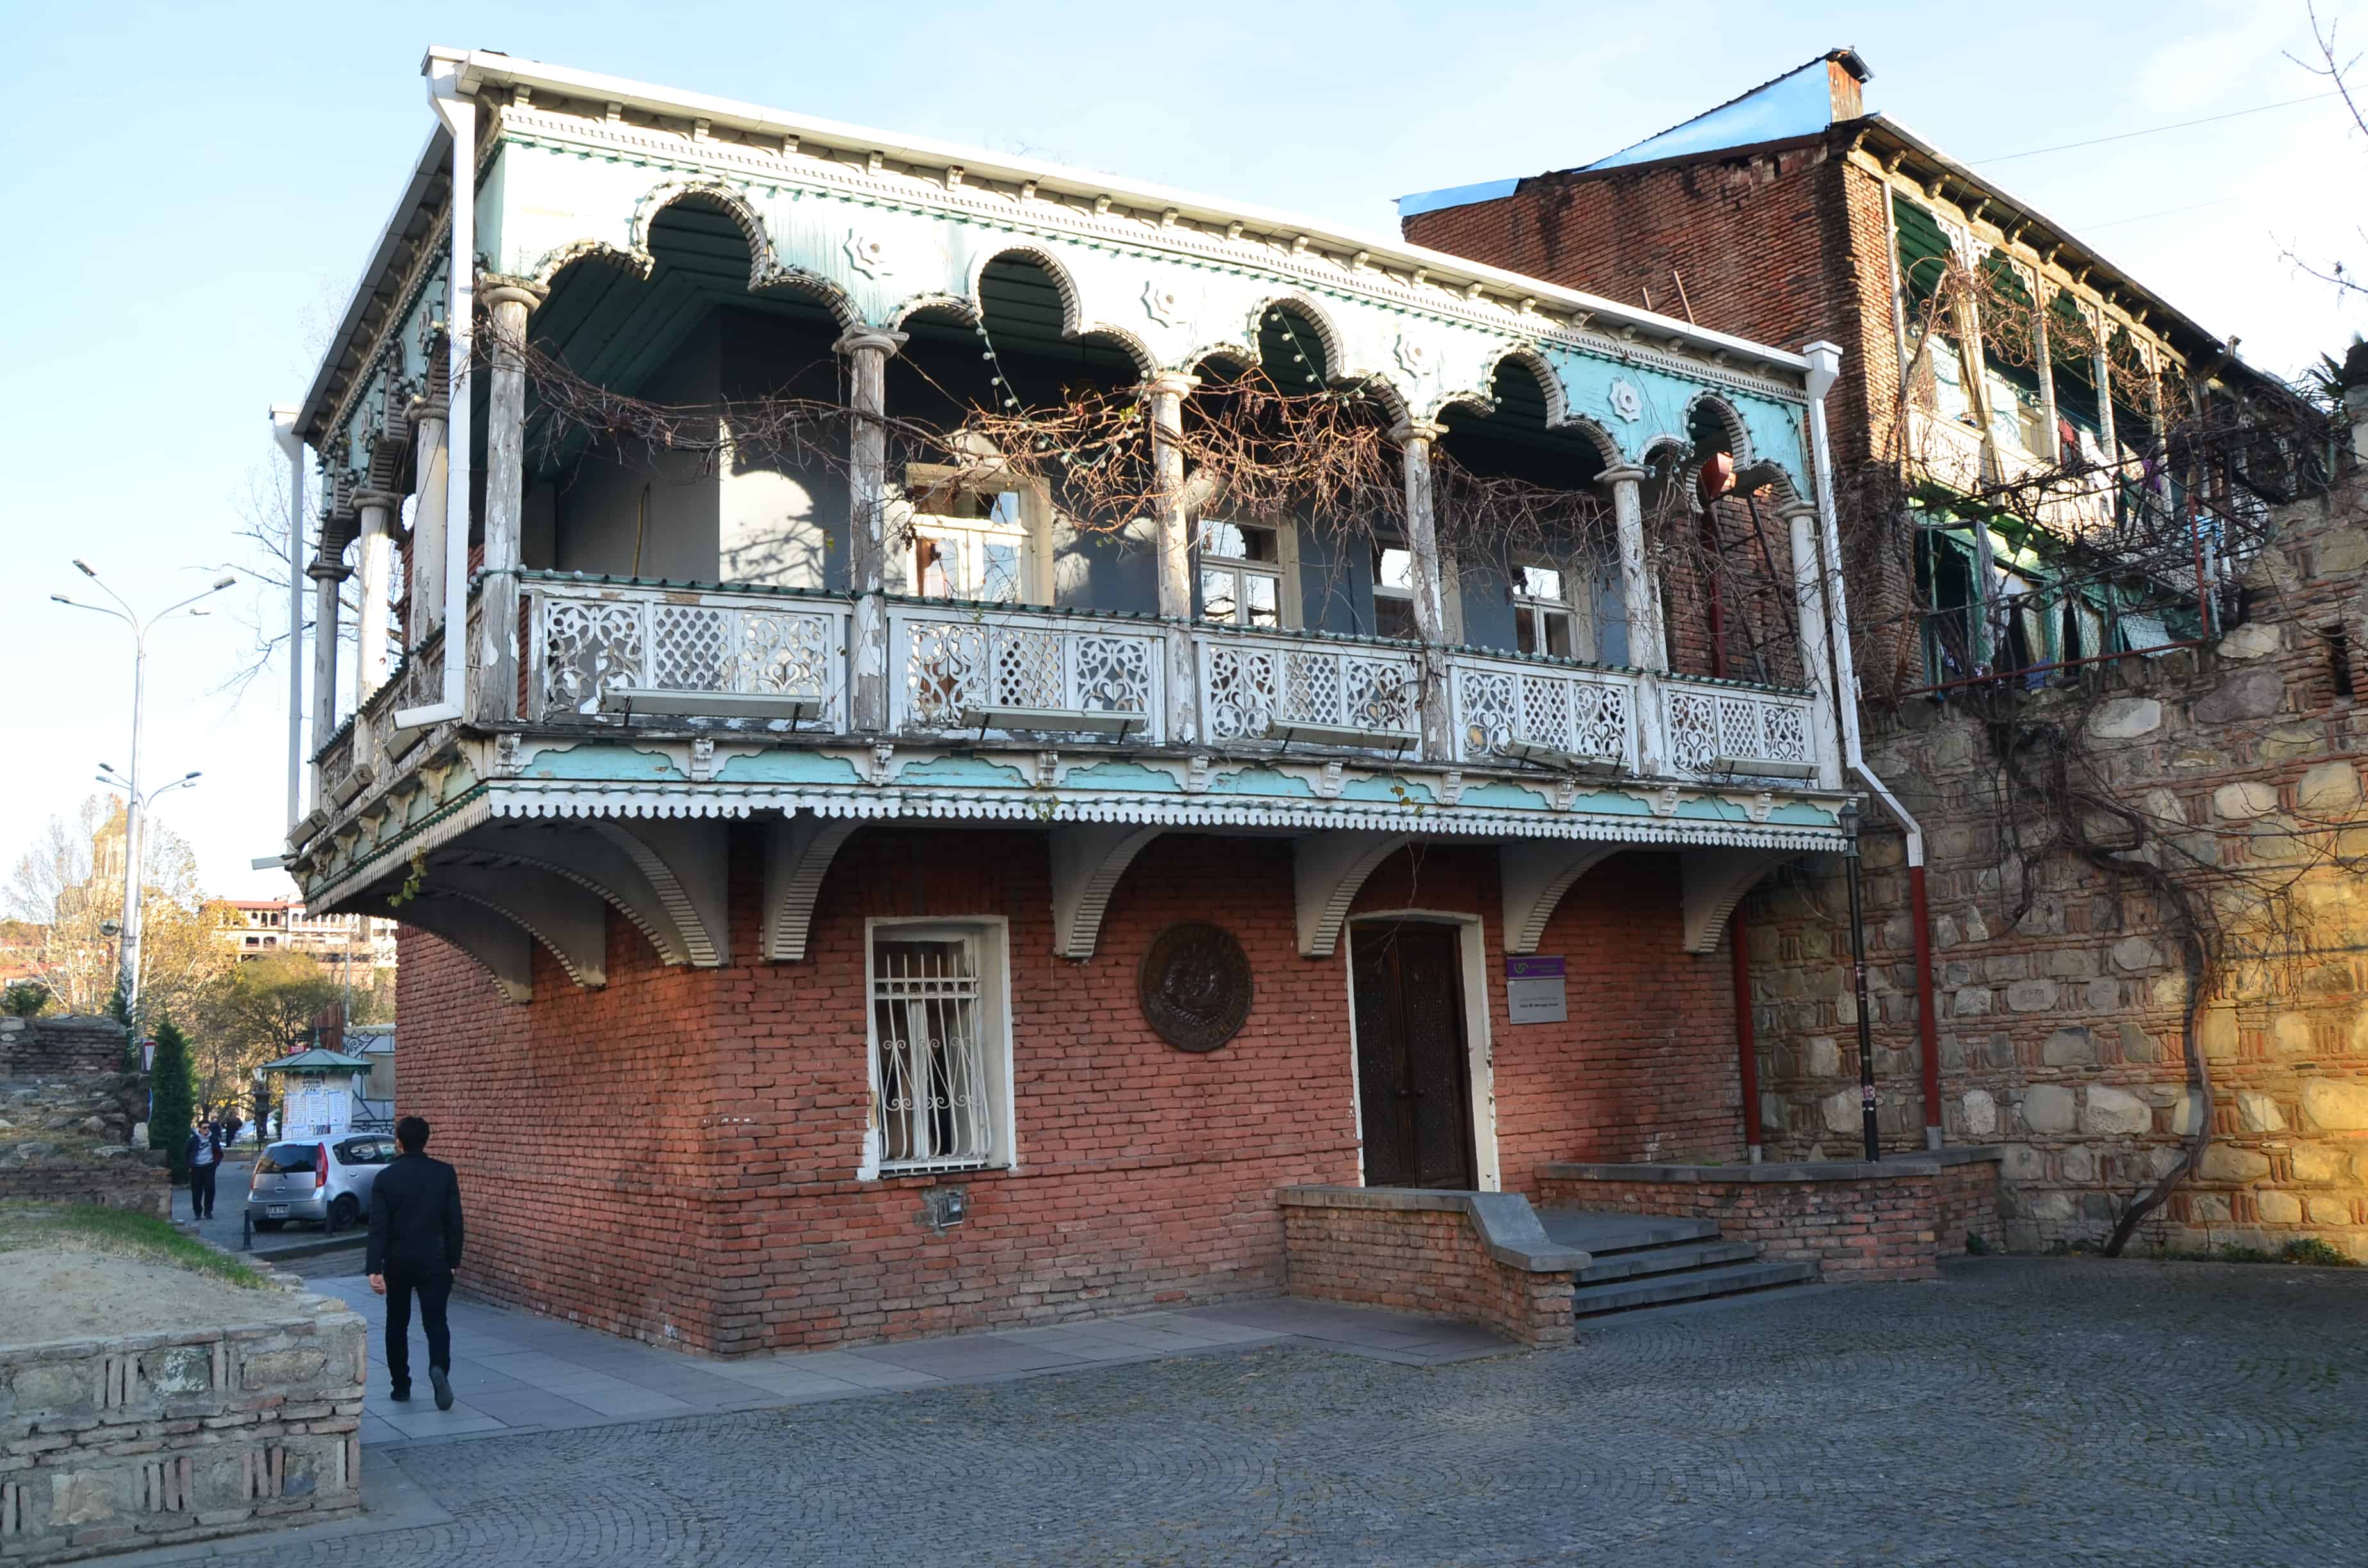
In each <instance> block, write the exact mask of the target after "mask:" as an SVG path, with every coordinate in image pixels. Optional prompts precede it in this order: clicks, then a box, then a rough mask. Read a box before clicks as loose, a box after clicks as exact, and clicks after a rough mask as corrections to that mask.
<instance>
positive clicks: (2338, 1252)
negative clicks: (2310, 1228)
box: [2278, 1236, 2359, 1268]
mask: <svg viewBox="0 0 2368 1568" xmlns="http://www.w3.org/2000/svg"><path fill="white" fill-rule="evenodd" d="M2278 1256H2279V1258H2280V1259H2281V1260H2283V1262H2286V1263H2307V1264H2313V1265H2316V1266H2317V1267H2321V1268H2354V1267H2358V1266H2359V1260H2358V1259H2357V1258H2355V1257H2353V1256H2351V1254H2350V1253H2348V1252H2345V1251H2343V1250H2342V1249H2341V1248H2340V1247H2338V1246H2337V1245H2336V1244H2334V1243H2332V1242H2330V1241H2328V1240H2327V1239H2325V1238H2324V1237H2321V1236H2297V1237H2296V1238H2294V1240H2293V1241H2290V1242H2288V1243H2287V1244H2285V1245H2284V1246H2283V1247H2281V1248H2280V1249H2279V1250H2278Z"/></svg>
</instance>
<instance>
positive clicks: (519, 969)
mask: <svg viewBox="0 0 2368 1568" xmlns="http://www.w3.org/2000/svg"><path fill="white" fill-rule="evenodd" d="M394 917H395V918H396V919H397V920H400V921H402V922H403V923H404V925H406V926H418V927H419V928H420V929H421V930H422V931H425V932H427V934H428V935H429V936H431V937H436V938H437V939H438V940H439V941H441V942H443V943H444V944H446V945H447V946H448V947H450V948H451V949H453V950H454V951H456V952H458V953H460V954H461V955H462V956H463V957H465V958H467V959H468V960H470V961H472V963H474V964H475V965H476V966H477V967H478V968H479V969H482V970H484V971H485V972H486V973H487V974H489V975H491V976H492V977H493V981H494V984H495V986H497V987H499V988H500V991H501V994H502V1000H504V1001H506V1002H510V1003H515V1004H517V1005H518V1006H525V1005H526V1004H527V1003H529V1002H531V1001H533V1000H534V960H533V948H534V941H533V938H531V937H529V936H528V935H527V934H526V929H525V927H523V926H519V925H518V923H517V922H516V921H514V920H512V919H510V918H509V917H508V916H507V915H500V914H497V913H495V911H493V910H491V909H488V908H486V907H485V906H484V905H483V904H481V903H470V902H469V901H467V900H466V899H461V898H456V897H446V896H442V895H439V894H438V893H437V892H435V891H434V890H433V889H432V888H430V889H427V890H424V891H422V892H419V893H417V894H416V895H415V896H414V897H412V898H410V899H408V900H406V901H405V902H404V903H403V904H402V905H401V906H400V907H398V908H397V909H396V910H395V911H394Z"/></svg>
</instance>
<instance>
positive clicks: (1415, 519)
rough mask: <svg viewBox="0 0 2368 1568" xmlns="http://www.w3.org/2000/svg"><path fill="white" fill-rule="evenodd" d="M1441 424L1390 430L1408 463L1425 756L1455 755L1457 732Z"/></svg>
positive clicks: (1416, 424)
mask: <svg viewBox="0 0 2368 1568" xmlns="http://www.w3.org/2000/svg"><path fill="white" fill-rule="evenodd" d="M1445 433H1446V432H1445V429H1444V427H1442V426H1439V425H1435V424H1432V423H1431V422H1429V420H1416V421H1413V422H1410V423H1408V424H1405V425H1401V426H1398V427H1397V429H1395V431H1393V432H1392V434H1393V435H1395V437H1397V439H1398V442H1399V449H1400V451H1401V453H1402V454H1403V456H1404V460H1405V464H1406V553H1407V554H1408V555H1409V556H1411V557H1412V558H1413V582H1412V584H1411V586H1412V588H1413V590H1414V593H1413V598H1414V630H1415V635H1416V636H1417V637H1419V638H1421V639H1422V755H1423V757H1424V759H1425V760H1426V761H1429V762H1453V761H1454V760H1455V736H1454V728H1453V722H1452V715H1451V712H1450V708H1449V704H1448V699H1447V655H1446V653H1445V652H1444V649H1445V648H1446V646H1447V597H1446V589H1445V562H1443V561H1442V560H1441V559H1440V553H1439V511H1438V497H1437V492H1436V490H1435V489H1434V487H1433V485H1432V483H1431V472H1430V449H1431V447H1432V446H1433V445H1434V444H1435V443H1436V442H1437V441H1438V439H1439V437H1440V436H1442V435H1444V434H1445Z"/></svg>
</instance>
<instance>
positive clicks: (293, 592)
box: [271, 407, 328, 854]
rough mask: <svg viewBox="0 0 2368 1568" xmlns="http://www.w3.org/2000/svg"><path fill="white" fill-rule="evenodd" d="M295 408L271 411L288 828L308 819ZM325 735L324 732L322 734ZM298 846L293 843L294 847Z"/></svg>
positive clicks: (300, 464)
mask: <svg viewBox="0 0 2368 1568" xmlns="http://www.w3.org/2000/svg"><path fill="white" fill-rule="evenodd" d="M297 413H298V411H297V410H295V409H293V408H285V407H279V408H274V409H273V410H272V411H271V438H272V439H273V440H274V441H277V442H278V443H279V450H280V451H281V453H282V454H283V455H285V456H286V457H287V459H288V831H289V832H290V833H293V832H295V831H296V824H298V823H300V822H302V821H303V820H304V785H303V778H304V437H302V435H300V434H299V433H298V432H297V429H296V416H297ZM322 738H323V739H324V740H326V739H327V738H328V737H326V736H325V735H324V736H323V737H322ZM294 849H295V846H289V850H290V853H291V854H292V853H294Z"/></svg>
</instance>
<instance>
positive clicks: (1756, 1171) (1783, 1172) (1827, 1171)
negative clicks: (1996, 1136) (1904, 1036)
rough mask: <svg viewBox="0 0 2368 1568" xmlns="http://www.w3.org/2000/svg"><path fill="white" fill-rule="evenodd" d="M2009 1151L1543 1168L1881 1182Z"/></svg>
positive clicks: (1656, 1176)
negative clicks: (1756, 1162)
mask: <svg viewBox="0 0 2368 1568" xmlns="http://www.w3.org/2000/svg"><path fill="white" fill-rule="evenodd" d="M2005 1157H2006V1150H2005V1148H2004V1147H2003V1146H2002V1145H1999V1144H1996V1143H1968V1144H1964V1145H1960V1146H1957V1147H1954V1148H1948V1149H1922V1150H1918V1151H1917V1152H1916V1153H1907V1154H1886V1155H1884V1157H1883V1159H1881V1160H1880V1161H1875V1162H1869V1161H1866V1160H1791V1161H1784V1162H1781V1163H1770V1164H1766V1165H1744V1164H1740V1163H1738V1164H1736V1165H1584V1164H1576V1163H1572V1164H1555V1165H1541V1166H1539V1167H1538V1175H1539V1176H1540V1177H1541V1178H1544V1179H1550V1180H1554V1181H1657V1182H1698V1183H1709V1184H1715V1183H1721V1182H1751V1181H1880V1180H1884V1179H1885V1178H1892V1177H1903V1176H1937V1175H1938V1174H1940V1172H1941V1170H1943V1169H1945V1168H1946V1167H1948V1166H1951V1165H1978V1164H1983V1163H1987V1162H1994V1161H1998V1160H2002V1159H2004V1158H2005Z"/></svg>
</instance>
